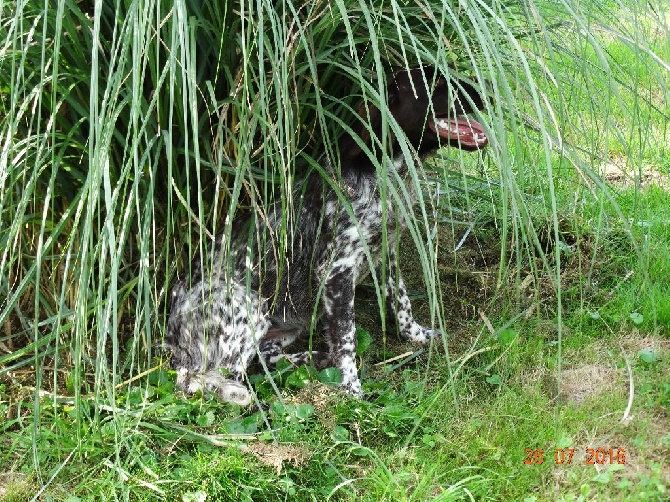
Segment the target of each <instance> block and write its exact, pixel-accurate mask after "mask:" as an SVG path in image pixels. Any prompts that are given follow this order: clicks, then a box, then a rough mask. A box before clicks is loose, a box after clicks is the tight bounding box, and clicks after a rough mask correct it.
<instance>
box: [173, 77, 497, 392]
mask: <svg viewBox="0 0 670 502" xmlns="http://www.w3.org/2000/svg"><path fill="white" fill-rule="evenodd" d="M425 82H427V83H428V85H429V86H431V87H430V88H432V89H433V92H432V100H431V97H430V96H429V94H428V92H427V90H426V84H425ZM464 94H467V95H468V96H467V97H465V96H464ZM388 95H389V99H388V107H389V110H390V112H391V114H392V115H393V117H394V118H395V120H396V122H397V123H398V126H399V127H400V129H401V130H402V131H403V132H404V133H405V135H406V136H407V139H408V142H409V144H410V145H412V146H413V147H414V149H415V150H416V152H417V153H418V154H419V156H425V155H427V154H430V153H433V152H434V151H435V150H436V149H437V148H438V147H439V146H443V145H445V144H447V143H452V144H456V146H459V147H461V148H464V149H468V150H472V149H475V147H473V146H472V145H468V144H462V143H461V141H460V140H459V141H454V140H453V139H445V137H444V136H445V135H444V134H442V136H443V137H440V135H438V134H437V133H436V132H435V131H434V130H432V129H430V128H429V127H427V125H426V124H427V118H428V117H433V118H435V117H440V116H443V117H446V116H447V115H449V116H454V115H461V114H463V113H468V112H471V111H473V110H474V109H475V108H477V109H481V108H482V106H483V104H482V100H481V97H480V96H479V94H478V93H477V92H476V91H475V90H474V88H473V87H472V86H470V85H469V84H467V83H465V82H458V84H457V85H456V86H454V85H453V84H451V85H450V84H449V83H448V82H447V81H446V79H444V78H442V77H441V78H437V79H435V78H434V70H433V69H432V68H430V67H426V68H423V69H415V70H411V71H409V72H407V71H402V72H399V73H397V74H395V75H394V76H393V77H391V78H390V79H389V82H388ZM362 115H363V116H367V119H368V124H369V125H368V126H367V127H361V128H359V129H358V131H359V138H360V140H359V141H358V142H357V141H355V140H354V139H353V138H351V137H349V136H346V137H345V138H344V139H342V140H341V141H340V142H339V144H338V147H339V169H335V168H334V167H333V165H332V164H331V162H330V161H328V160H323V161H322V169H323V171H325V173H326V174H327V175H328V176H331V180H332V184H331V183H327V182H325V181H324V177H323V174H322V173H317V172H316V171H313V172H312V173H311V175H308V176H307V178H306V179H305V180H304V181H303V182H302V183H300V184H298V185H297V186H296V187H295V190H294V201H293V206H294V211H292V212H291V217H292V221H290V223H289V225H288V227H289V230H288V231H287V242H285V243H283V244H282V246H283V249H284V253H283V259H282V261H281V262H279V263H278V262H277V257H278V256H282V253H279V250H278V248H279V246H280V244H279V243H278V242H276V238H277V236H278V235H280V233H281V231H280V226H281V224H282V204H281V202H277V203H275V204H274V205H272V206H270V207H269V209H268V211H267V213H266V214H265V215H264V216H263V217H258V216H257V217H250V218H246V219H244V220H242V221H241V222H239V223H238V222H237V221H236V222H235V223H236V224H235V225H233V230H232V232H233V233H232V235H228V236H226V235H221V236H219V237H217V239H216V245H215V246H214V249H213V251H212V252H211V253H210V255H209V256H208V257H207V259H206V260H205V263H206V267H205V268H206V271H205V274H203V272H202V268H201V266H200V263H199V262H198V263H197V264H195V266H194V269H193V270H192V276H191V278H190V281H178V282H177V283H176V284H175V285H174V286H173V288H172V291H171V309H170V315H169V318H168V324H167V332H166V335H165V347H166V348H167V349H169V350H170V351H171V352H172V366H173V368H174V369H176V370H177V375H178V376H177V385H178V387H180V388H181V389H182V390H184V391H186V392H189V393H190V392H195V391H197V390H202V389H206V390H208V391H211V392H214V393H216V394H218V395H219V396H220V397H221V398H222V399H224V400H226V401H231V402H236V403H239V404H242V405H246V404H248V403H249V402H250V400H251V396H250V393H249V391H248V390H247V388H246V386H245V385H244V383H242V382H243V378H244V376H245V372H246V369H247V367H248V365H249V363H250V361H251V360H252V359H253V358H254V356H256V355H259V356H261V357H262V358H263V359H264V361H265V362H266V363H267V364H268V365H273V364H274V363H276V362H277V361H278V360H279V359H280V358H281V357H286V358H287V359H288V360H290V361H292V362H294V363H296V364H302V363H305V362H308V361H309V360H310V359H311V361H312V362H313V363H314V364H315V365H316V366H317V367H327V366H329V365H332V366H335V367H337V368H339V369H340V371H341V373H342V388H343V389H344V390H346V391H347V392H349V393H352V394H359V393H360V392H361V383H360V381H359V378H358V371H357V367H356V330H355V321H354V289H355V287H356V285H357V284H358V283H359V282H360V281H361V280H362V279H363V278H364V277H365V276H367V275H368V274H369V273H370V269H371V267H370V264H371V263H373V264H374V268H375V269H376V273H377V277H378V278H381V277H382V273H381V269H382V263H381V259H382V255H384V254H386V258H387V261H386V264H385V267H383V268H384V270H385V272H384V273H385V277H386V303H387V305H388V306H389V307H390V311H391V313H392V314H394V316H395V318H396V321H397V326H398V329H399V332H400V334H401V335H402V336H403V337H404V338H405V339H407V340H411V341H413V342H417V343H427V342H428V341H430V339H431V338H433V337H434V336H436V335H437V332H436V331H434V330H432V329H429V328H425V327H423V326H421V325H419V324H418V323H417V322H416V321H415V320H414V317H413V316H412V309H411V305H410V301H409V298H408V296H407V293H406V291H405V287H404V284H403V281H402V279H401V278H400V276H399V271H398V269H397V265H396V258H395V252H394V249H395V239H396V228H397V226H398V223H400V222H399V221H396V220H397V215H396V212H395V209H394V207H393V205H392V204H391V203H390V202H387V203H386V207H384V205H383V204H382V200H381V197H380V187H379V185H380V179H379V174H378V171H377V169H376V168H375V162H374V161H373V160H372V159H370V157H369V155H368V154H366V153H364V152H363V151H362V149H361V146H360V142H361V141H362V142H363V143H365V144H368V145H371V144H372V143H371V141H370V137H371V136H374V135H380V133H381V127H382V124H381V114H380V112H379V110H377V109H376V108H374V107H372V106H369V107H368V110H367V112H366V113H363V114H362ZM473 123H474V122H473ZM369 131H371V133H370V132H369ZM482 135H483V133H481V134H480V136H481V137H479V136H478V139H477V141H478V142H479V144H478V145H477V146H476V148H481V147H483V146H484V145H485V144H486V139H485V137H483V136H482ZM482 137H483V139H482ZM373 139H374V138H373ZM390 143H391V148H393V146H394V143H395V142H394V141H392V142H390ZM377 149H378V146H377ZM396 153H397V152H396ZM380 157H381V156H380ZM396 159H397V160H396V161H395V162H394V163H393V165H392V166H389V168H388V172H387V174H388V176H389V177H393V178H394V179H395V178H397V176H396V173H393V170H394V169H395V170H396V171H402V170H405V169H406V166H405V165H404V162H403V161H402V160H401V157H396ZM397 174H402V172H399V173H397ZM381 182H382V183H383V182H384V181H381ZM333 187H338V188H337V192H340V193H339V195H338V193H337V192H336V189H335V188H333ZM389 199H390V197H389ZM343 201H346V202H343ZM382 215H384V217H382ZM383 221H385V224H386V228H387V245H388V247H387V249H388V252H387V253H383V252H382V240H383V239H382V233H383V228H382V222H383ZM315 313H316V314H317V317H318V316H320V317H321V318H322V319H323V321H324V325H325V332H326V340H327V342H328V346H329V351H328V353H324V352H312V353H311V354H310V353H309V352H303V353H298V354H284V353H283V349H284V348H285V347H286V346H288V345H289V344H291V343H292V342H293V341H294V340H295V339H296V338H297V337H298V336H299V335H300V334H302V333H305V332H308V331H309V328H310V324H311V320H312V319H313V318H314V314H315ZM221 370H225V372H222V371H221ZM224 373H229V374H228V375H225V374H224Z"/></svg>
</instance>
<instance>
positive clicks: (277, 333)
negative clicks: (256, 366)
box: [260, 329, 330, 369]
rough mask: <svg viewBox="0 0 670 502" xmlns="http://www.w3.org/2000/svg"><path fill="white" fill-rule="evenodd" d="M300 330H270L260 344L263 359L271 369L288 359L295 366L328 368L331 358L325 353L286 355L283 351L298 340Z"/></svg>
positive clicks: (311, 352)
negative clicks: (307, 365) (311, 365)
mask: <svg viewBox="0 0 670 502" xmlns="http://www.w3.org/2000/svg"><path fill="white" fill-rule="evenodd" d="M299 334H300V330H292V331H281V330H272V329H270V330H269V331H268V333H267V336H266V338H265V339H264V340H263V341H262V342H261V344H260V353H261V357H262V358H263V360H264V361H265V364H267V365H268V367H269V368H274V367H275V365H276V364H277V361H279V360H280V359H286V360H287V361H289V362H290V363H291V364H294V365H295V366H303V365H306V364H313V365H314V367H315V368H317V369H323V368H327V367H328V365H329V362H330V360H329V357H328V354H327V353H325V352H320V351H308V350H307V351H304V352H295V353H292V354H286V353H284V351H283V349H284V348H285V347H287V346H288V345H290V344H292V343H293V342H294V341H295V339H296V338H298V336H299Z"/></svg>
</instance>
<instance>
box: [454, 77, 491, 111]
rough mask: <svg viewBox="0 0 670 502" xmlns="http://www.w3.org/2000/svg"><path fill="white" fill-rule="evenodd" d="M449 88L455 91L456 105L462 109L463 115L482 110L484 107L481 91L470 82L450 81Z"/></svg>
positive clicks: (461, 80)
mask: <svg viewBox="0 0 670 502" xmlns="http://www.w3.org/2000/svg"><path fill="white" fill-rule="evenodd" d="M451 86H452V88H453V89H454V90H455V91H456V95H457V96H458V98H457V99H458V103H459V105H460V107H462V108H463V113H472V112H473V111H475V110H484V108H485V107H486V102H485V100H484V96H483V95H482V93H481V91H480V90H479V89H477V88H476V87H475V86H474V85H472V84H471V83H470V82H468V81H466V80H463V79H458V80H456V81H453V80H452V82H451Z"/></svg>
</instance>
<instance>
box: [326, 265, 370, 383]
mask: <svg viewBox="0 0 670 502" xmlns="http://www.w3.org/2000/svg"><path fill="white" fill-rule="evenodd" d="M354 288H355V277H354V273H353V270H352V269H351V267H346V266H338V265H337V264H336V265H335V266H334V267H333V269H332V271H331V273H330V274H329V275H328V277H327V278H326V281H325V284H324V289H323V296H322V301H323V307H324V313H325V317H326V329H327V337H328V344H329V346H330V360H331V362H332V364H334V365H335V367H336V368H338V369H339V370H340V372H341V373H342V388H343V389H344V390H345V391H346V392H349V393H350V394H354V395H359V394H360V393H361V382H360V380H359V379H358V368H357V367H356V323H355V320H354Z"/></svg>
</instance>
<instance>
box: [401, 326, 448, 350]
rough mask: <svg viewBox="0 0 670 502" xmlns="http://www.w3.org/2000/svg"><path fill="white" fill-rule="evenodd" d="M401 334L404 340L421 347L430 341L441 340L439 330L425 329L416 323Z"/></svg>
mask: <svg viewBox="0 0 670 502" xmlns="http://www.w3.org/2000/svg"><path fill="white" fill-rule="evenodd" d="M401 334H402V337H403V338H404V339H405V340H408V341H410V342H412V343H418V344H421V345H428V344H429V343H430V342H431V340H440V339H441V338H442V332H441V331H440V330H437V329H432V328H427V327H425V326H421V325H420V324H418V323H414V324H412V326H411V327H410V329H408V330H407V331H406V332H405V333H401Z"/></svg>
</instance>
